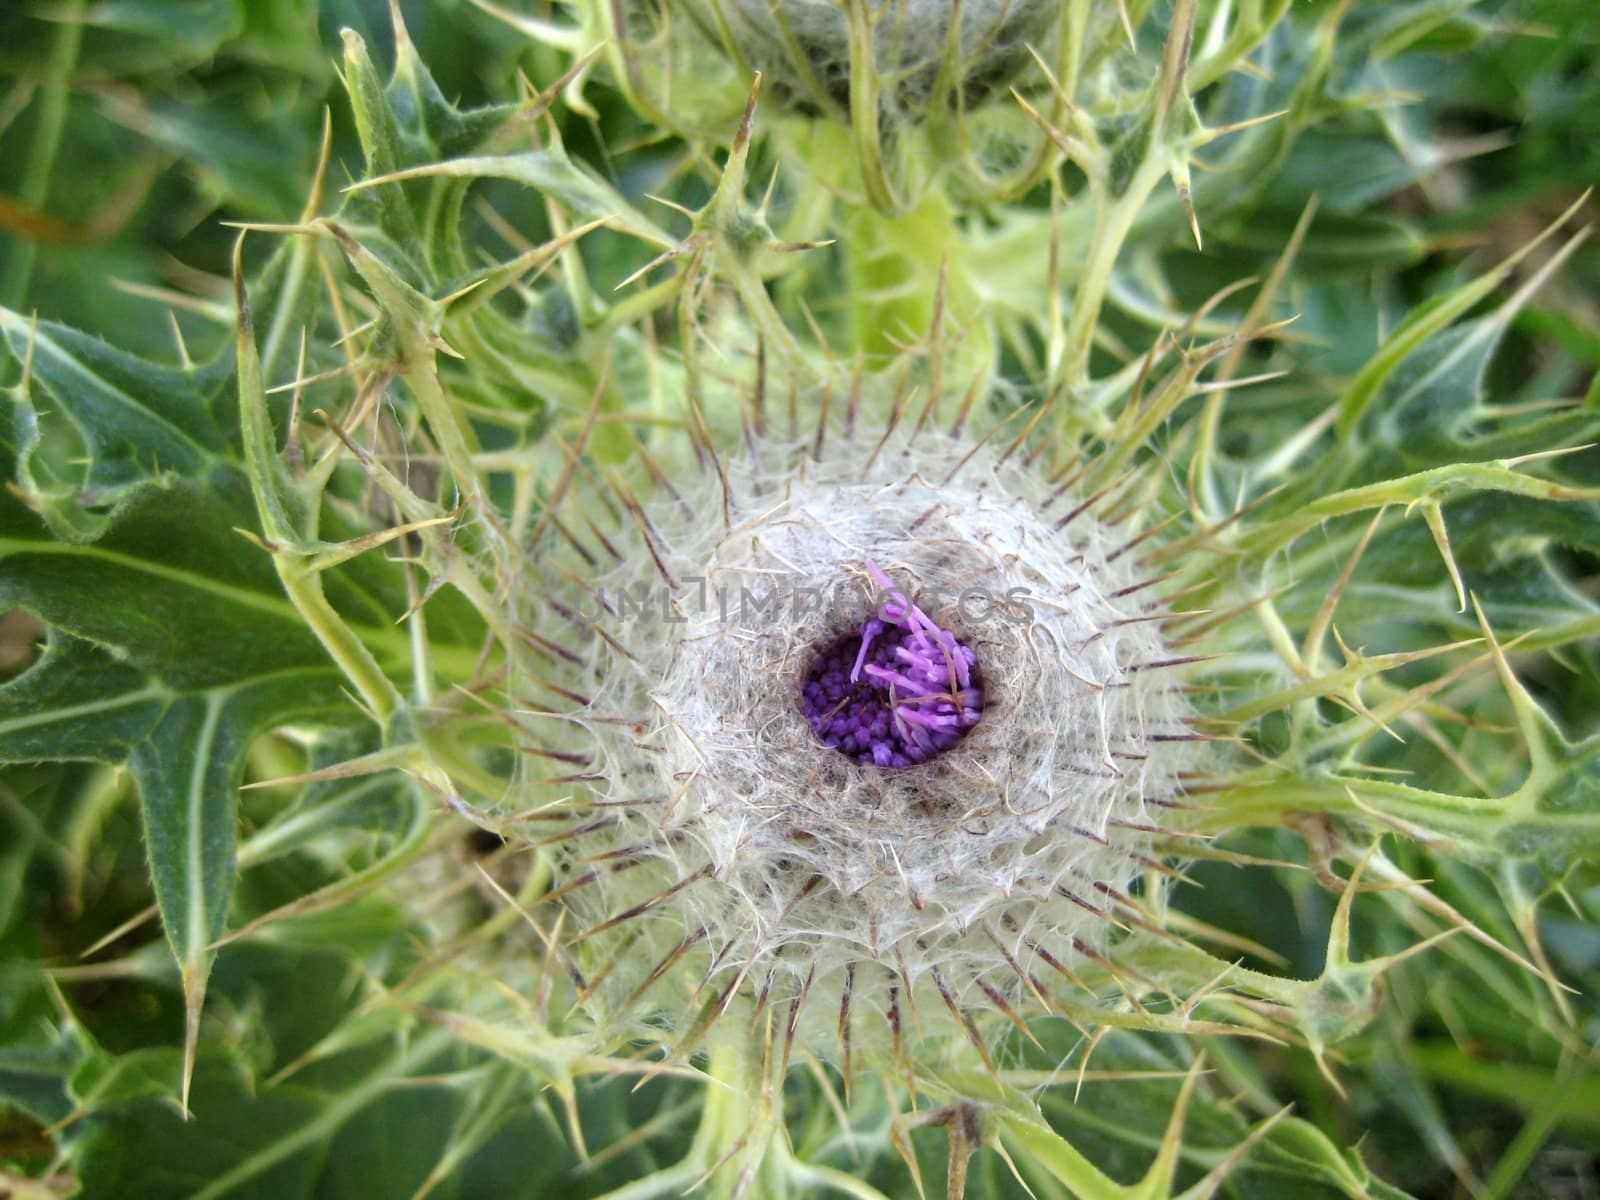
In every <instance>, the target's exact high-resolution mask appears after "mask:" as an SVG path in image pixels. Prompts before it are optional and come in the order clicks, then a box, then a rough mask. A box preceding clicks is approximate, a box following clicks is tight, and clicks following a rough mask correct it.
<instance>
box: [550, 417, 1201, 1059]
mask: <svg viewBox="0 0 1600 1200" xmlns="http://www.w3.org/2000/svg"><path fill="white" fill-rule="evenodd" d="M629 495H630V493H628V492H627V491H626V490H625V489H621V488H619V490H618V491H617V492H616V493H615V495H614V497H613V498H612V507H613V509H614V511H615V512H616V513H617V514H618V520H617V523H616V526H615V527H614V528H612V529H609V530H606V531H604V532H603V534H601V535H600V536H598V537H597V538H595V539H594V540H595V541H596V543H597V544H596V546H595V547H594V548H591V549H586V550H584V554H585V555H587V556H588V557H589V558H592V559H595V560H599V558H600V557H601V555H600V554H597V553H595V550H597V549H598V546H599V544H604V545H606V546H609V547H610V548H611V550H612V552H613V555H612V557H613V561H614V563H615V565H614V567H613V568H612V569H611V570H610V571H608V572H607V573H605V574H604V575H603V576H602V577H601V578H600V579H599V580H598V581H597V583H596V585H595V586H594V587H593V588H592V589H591V591H592V596H591V597H590V602H591V607H592V608H593V610H594V611H593V612H592V613H582V614H580V613H579V612H578V611H577V608H576V606H574V605H572V604H569V603H565V602H560V603H557V604H556V605H555V606H554V607H553V608H552V609H551V610H550V615H549V616H548V617H547V618H546V619H547V621H548V622H549V627H548V628H546V629H544V630H542V631H541V636H542V637H543V639H544V640H547V641H548V642H549V643H550V644H571V642H572V629H571V624H572V623H573V622H574V621H576V622H577V623H578V624H579V625H580V627H581V629H582V632H584V633H585V634H586V636H585V638H584V639H583V641H582V642H581V643H580V644H582V645H584V646H585V647H586V649H585V650H584V651H582V653H581V655H580V656H579V657H580V658H581V670H580V671H578V672H576V673H574V674H573V675H572V677H571V678H569V679H568V680H567V681H566V682H565V683H564V684H562V685H560V686H561V690H562V693H563V694H565V695H567V696H569V697H581V698H582V702H581V703H579V704H578V705H577V706H576V707H574V708H572V709H571V710H570V711H569V713H568V714H567V715H568V716H569V717H570V720H571V723H573V724H575V725H577V726H579V727H581V728H582V729H584V730H585V731H586V733H587V738H586V739H585V740H582V741H580V742H578V743H577V744H571V743H566V742H564V743H562V744H561V745H560V746H559V747H555V748H557V749H559V750H560V751H562V752H565V753H570V754H576V755H577V756H578V757H579V758H581V760H582V761H584V762H585V763H587V764H589V766H590V767H591V768H592V772H591V775H592V778H591V780H590V786H591V787H592V788H593V789H594V800H593V803H592V804H580V805H576V806H574V807H573V808H572V810H571V812H570V822H571V824H570V831H571V833H572V839H571V842H570V844H571V845H572V846H573V848H574V849H573V853H572V854H571V859H570V865H569V867H568V869H567V870H568V883H569V885H570V886H571V887H572V889H573V890H572V893H571V895H570V901H569V902H570V903H571V904H572V905H573V906H574V907H575V908H577V909H578V910H579V911H578V913H577V917H578V919H577V920H576V921H575V922H574V925H575V927H577V928H579V929H589V930H595V929H604V930H608V931H609V930H615V936H613V937H611V938H610V939H609V940H606V941H605V949H604V951H601V952H597V954H596V956H595V961H594V962H593V963H592V964H591V965H593V966H594V967H595V968H596V969H598V970H602V971H604V972H605V974H606V977H607V980H608V987H609V988H610V989H613V990H612V991H611V992H610V994H612V995H613V999H614V1000H616V999H623V998H625V999H626V1000H627V1001H628V1002H630V1003H632V1002H637V1001H642V1000H643V997H644V993H645V992H647V991H650V990H651V989H653V988H655V987H656V986H657V983H658V979H659V972H658V970H657V968H658V966H659V964H660V963H662V962H664V961H668V960H672V961H676V959H677V956H679V955H681V954H683V953H687V952H689V951H688V950H685V947H689V948H690V950H692V951H693V952H694V953H695V954H697V955H698V956H700V958H701V959H702V960H703V966H702V970H701V972H699V973H695V972H688V973H687V976H689V977H691V978H692V979H699V980H700V981H701V983H700V986H701V987H702V988H709V989H711V991H712V992H713V994H724V995H725V997H726V999H727V1002H728V1003H731V1002H732V998H733V997H732V995H731V993H730V992H729V991H728V989H732V990H733V991H742V992H743V993H745V994H746V996H747V997H757V996H759V997H763V998H773V999H781V998H787V999H794V998H796V997H800V996H803V995H805V994H807V993H811V994H814V995H816V996H823V995H828V996H831V997H832V1003H833V1004H844V1005H846V1006H848V1005H850V1004H853V1005H854V1006H855V1009H856V1011H857V1012H858V1013H865V1012H869V1011H871V1010H874V1009H876V1010H877V1012H878V1014H879V1018H880V1019H879V1020H877V1021H876V1022H875V1023H871V1022H869V1018H867V1017H865V1016H863V1017H861V1019H860V1022H859V1023H858V1029H857V1033H856V1037H857V1042H858V1044H860V1042H861V1041H862V1039H864V1038H867V1037H869V1036H870V1035H868V1034H867V1033H866V1032H864V1031H865V1030H866V1029H868V1028H869V1027H870V1028H876V1029H879V1030H881V1031H883V1032H884V1033H885V1035H887V1034H888V1032H889V1029H890V1026H889V1024H888V1023H886V1022H885V1021H884V1020H882V1019H881V1018H882V1017H883V1016H887V1015H889V1013H890V1009H891V1008H892V1006H893V1004H894V1001H893V1000H892V999H891V997H890V991H891V989H895V990H896V991H898V992H901V993H903V994H907V995H909V998H910V1000H911V1001H912V1002H913V1003H922V1002H930V1003H923V1008H924V1009H926V1010H928V1011H935V1012H936V1011H939V1010H940V1009H941V1007H942V1006H943V1005H944V1004H946V1003H950V1004H953V1005H956V1006H959V1005H960V1004H961V1003H962V1001H963V999H965V998H966V997H967V995H968V993H972V994H973V995H980V993H981V994H987V995H989V996H995V997H1000V998H1002V1003H1003V1004H1005V1005H1009V1004H1012V1003H1027V1002H1028V1001H1027V1000H1026V998H1027V996H1028V995H1029V994H1030V989H1031V985H1030V983H1029V976H1030V975H1032V974H1033V973H1035V972H1037V971H1040V970H1047V969H1049V968H1048V967H1047V966H1046V965H1045V964H1047V963H1051V962H1053V963H1055V964H1057V965H1059V966H1064V967H1067V968H1068V969H1070V965H1071V964H1072V963H1073V962H1074V961H1075V960H1081V959H1082V958H1083V957H1084V956H1085V955H1086V954H1091V953H1094V949H1093V948H1094V947H1095V946H1097V945H1103V944H1104V943H1105V942H1106V941H1107V940H1108V939H1109V938H1110V936H1111V935H1112V933H1113V931H1114V923H1113V918H1112V917H1111V915H1110V909H1111V908H1113V907H1115V906H1116V905H1117V904H1118V903H1119V898H1125V895H1126V890H1127V889H1128V888H1129V886H1130V884H1131V881H1132V879H1133V877H1134V876H1135V874H1136V873H1137V872H1139V871H1140V870H1142V869H1143V864H1144V863H1147V862H1149V861H1150V859H1149V856H1148V849H1149V843H1150V840H1151V831H1152V829H1153V824H1152V816H1151V814H1152V812H1153V811H1154V810H1156V809H1158V808H1160V807H1162V806H1166V805H1169V804H1171V803H1172V802H1173V801H1174V800H1175V799H1176V798H1177V797H1178V795H1179V792H1180V782H1179V774H1180V772H1181V771H1182V770H1183V768H1184V766H1185V764H1186V763H1187V762H1188V761H1189V749H1190V745H1189V742H1188V740H1187V739H1188V723H1187V721H1188V717H1189V705H1188V703H1187V698H1186V696H1185V694H1184V692H1183V691H1182V690H1181V688H1180V686H1179V684H1178V681H1177V680H1176V679H1175V677H1174V676H1175V672H1174V671H1173V670H1168V669H1164V668H1166V667H1169V666H1172V665H1173V663H1174V661H1175V659H1176V657H1177V656H1175V655H1174V654H1173V652H1172V651H1171V649H1170V647H1169V646H1168V645H1167V644H1166V641H1165V638H1164V636H1163V634H1162V618H1163V617H1164V616H1165V613H1164V611H1163V610H1162V609H1161V608H1160V606H1159V601H1156V600H1153V599H1151V598H1150V592H1149V590H1148V589H1147V588H1146V587H1145V585H1146V584H1147V583H1148V582H1149V580H1148V577H1147V574H1144V573H1141V566H1140V555H1139V553H1137V552H1136V551H1135V550H1133V549H1130V544H1131V540H1132V537H1133V534H1132V533H1131V532H1130V531H1129V530H1128V529H1126V528H1123V527H1121V526H1119V525H1114V524H1112V523H1110V522H1108V521H1106V520H1105V519H1103V518H1102V517H1099V516H1095V515H1091V514H1090V513H1089V512H1088V511H1086V509H1087V507H1088V506H1086V505H1085V503H1084V501H1085V498H1084V497H1082V496H1081V495H1079V494H1078V493H1077V492H1076V490H1075V489H1074V488H1073V487H1072V485H1071V472H1070V469H1063V470H1061V471H1059V472H1057V474H1056V477H1055V478H1054V479H1050V478H1047V477H1046V476H1045V474H1044V473H1043V472H1042V471H1041V470H1040V469H1039V467H1038V466H1037V465H1024V464H1022V463H1020V462H1017V461H1014V460H1013V459H1011V458H1008V456H1007V455H1006V454H1005V453H1004V452H1003V450H1001V449H999V448H997V447H995V446H993V445H991V444H989V443H986V442H983V441H978V440H976V439H974V438H972V437H970V436H967V435H964V434H960V433H957V434H954V435H951V434H947V433H944V432H923V433H920V434H909V433H905V432H901V431H895V430H889V431H883V430H873V431H862V430H859V429H857V430H855V431H853V432H852V431H843V430H841V429H839V428H829V427H828V425H827V423H826V418H825V417H824V418H823V423H822V424H821V425H819V427H818V431H817V434H816V435H815V436H813V437H809V438H805V439H799V440H790V439H783V438H766V437H760V438H758V439H756V440H755V441H753V442H752V443H751V449H750V453H749V454H747V455H743V456H735V457H734V458H732V459H730V460H729V461H728V462H726V463H719V464H718V465H716V466H715V467H713V466H711V465H709V464H708V465H707V466H706V467H705V470H704V473H703V474H701V475H699V476H698V477H695V478H692V479H691V480H690V481H689V482H688V483H682V482H679V483H675V484H674V485H673V486H672V488H671V489H670V492H668V493H665V494H661V495H660V496H659V498H658V499H657V500H655V501H653V502H650V503H647V504H643V505H640V506H639V507H637V508H634V507H633V506H632V504H631V503H630V502H629V500H628V499H627V498H626V497H628V496H629ZM574 503H575V504H576V505H577V506H578V507H581V508H582V509H584V510H586V511H600V510H601V509H603V507H604V498H603V496H601V495H595V496H586V497H585V496H578V495H576V494H575V497H574ZM709 514H719V516H718V517H712V518H711V519H708V515H709ZM564 524H567V525H568V526H569V528H570V525H571V524H572V523H571V522H564ZM576 545H577V542H576V541H574V543H573V546H569V547H568V552H569V553H571V551H572V549H573V547H574V546H576ZM563 614H565V615H563ZM562 626H565V628H562ZM596 812H599V813H600V814H602V816H600V817H599V818H597V817H596V816H595V814H596ZM541 816H543V817H548V816H549V813H548V812H542V813H541ZM597 860H599V861H602V862H607V863H610V864H615V863H617V862H618V861H619V860H620V861H621V862H623V863H625V864H626V867H627V869H626V870H617V869H610V870H604V871H600V872H595V871H594V870H593V867H594V864H595V862H596V861H597ZM646 950H648V953H647V952H645V951H646ZM607 956H610V957H607ZM847 981H848V982H847ZM847 989H848V991H849V998H848V999H846V992H847ZM662 991H663V992H665V991H666V989H662ZM924 992H926V995H923V994H922V993H924ZM656 999H658V1000H660V999H664V997H657V998H656ZM980 999H981V995H980ZM680 1002H681V997H680ZM987 1007H988V1008H989V1009H990V1010H991V1011H995V1008H994V1004H993V1003H992V1002H991V1003H988V1005H987ZM644 1010H645V1011H647V1012H648V1011H655V1010H656V1006H655V1005H652V1004H649V1003H646V1004H645V1005H644ZM823 1049H824V1050H826V1047H823Z"/></svg>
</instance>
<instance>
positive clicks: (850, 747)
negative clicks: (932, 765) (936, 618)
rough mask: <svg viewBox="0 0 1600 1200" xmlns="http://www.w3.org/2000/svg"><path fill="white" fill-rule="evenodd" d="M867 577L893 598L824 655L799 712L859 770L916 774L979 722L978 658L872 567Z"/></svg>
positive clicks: (809, 672)
mask: <svg viewBox="0 0 1600 1200" xmlns="http://www.w3.org/2000/svg"><path fill="white" fill-rule="evenodd" d="M867 571H868V572H869V573H870V574H871V575H872V577H873V579H874V581H875V582H876V583H877V584H878V586H879V587H881V588H883V589H884V591H885V592H887V593H888V598H887V599H886V600H885V601H884V602H883V603H882V604H881V605H880V606H879V607H878V610H877V612H876V613H875V614H874V615H872V616H870V617H868V618H867V619H866V621H865V622H863V624H862V626H861V629H860V630H859V631H854V632H847V633H843V634H841V635H839V636H838V637H837V638H835V639H834V640H833V641H831V642H829V643H827V644H826V645H824V646H823V647H822V648H821V650H820V651H818V653H817V654H816V656H815V657H814V658H813V659H812V661H811V665H810V666H809V667H808V668H807V669H806V673H805V679H804V681H803V682H802V684H801V687H800V711H801V712H802V713H804V714H805V718H806V720H807V721H809V722H810V723H811V728H812V729H814V730H815V731H816V734H817V737H818V738H819V739H820V740H821V742H822V744H823V745H825V746H828V747H831V748H832V749H834V750H837V751H839V752H840V753H841V754H844V755H846V756H848V757H849V758H852V759H854V760H855V761H856V762H859V763H868V764H871V765H873V766H877V767H880V768H887V769H897V768H902V767H914V766H916V765H917V764H919V763H924V762H927V761H928V760H929V759H931V758H935V757H937V756H938V755H940V754H943V753H944V752H945V751H946V750H948V749H950V748H951V747H952V746H954V745H955V744H956V743H957V742H959V741H960V740H961V739H962V738H963V737H964V736H965V735H966V733H967V731H968V730H970V729H971V728H972V727H973V726H974V725H976V724H977V723H978V721H979V720H980V719H981V718H982V716H983V687H982V683H981V681H980V679H979V676H978V656H977V654H976V652H974V651H973V649H972V648H971V647H970V646H968V645H967V644H966V643H965V642H963V641H962V640H961V639H960V638H958V637H956V635H955V634H953V633H951V632H950V631H949V630H946V629H941V628H940V627H939V626H938V625H937V624H935V623H934V622H933V621H932V620H931V619H929V617H928V615H927V614H926V613H924V612H923V611H922V610H921V609H920V608H918V607H917V606H916V605H915V604H912V603H911V602H910V601H909V600H907V599H906V595H905V593H904V592H902V591H900V590H898V589H897V588H895V586H894V584H893V582H892V581H891V580H890V579H889V577H888V576H887V575H885V574H884V573H883V572H882V571H880V570H879V569H878V567H877V565H876V564H875V563H873V562H871V561H870V560H869V561H868V563H867Z"/></svg>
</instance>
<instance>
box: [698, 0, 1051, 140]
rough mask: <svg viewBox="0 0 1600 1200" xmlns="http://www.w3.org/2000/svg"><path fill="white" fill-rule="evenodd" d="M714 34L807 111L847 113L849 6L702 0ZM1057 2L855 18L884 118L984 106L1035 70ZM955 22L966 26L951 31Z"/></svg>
mask: <svg viewBox="0 0 1600 1200" xmlns="http://www.w3.org/2000/svg"><path fill="white" fill-rule="evenodd" d="M695 7H696V9H697V10H698V11H700V13H701V14H702V19H703V20H704V21H705V22H706V23H707V24H708V26H710V27H711V28H715V29H718V30H721V31H723V32H724V35H725V36H729V35H731V38H732V40H733V44H734V47H735V49H736V50H737V52H738V54H739V56H740V57H741V58H742V59H743V60H744V62H745V63H746V64H747V65H748V66H749V67H751V68H752V69H754V70H758V71H760V72H761V73H762V74H763V76H764V77H765V78H767V79H768V80H770V81H771V83H772V86H773V88H774V90H775V91H776V92H777V94H778V95H780V96H782V97H783V98H785V99H786V100H787V101H788V102H789V103H791V104H792V105H793V106H794V107H796V108H799V109H801V110H803V111H809V112H820V111H826V110H827V109H828V108H829V107H830V106H832V107H835V108H837V109H839V110H847V109H848V108H849V107H850V105H851V101H852V95H851V79H850V76H851V69H852V58H853V55H852V50H851V43H852V39H851V21H852V19H853V18H852V14H851V12H850V8H849V6H848V5H847V4H844V3H841V2H840V0H697V3H696V6H695ZM1060 7H1061V6H1060V5H1059V4H1057V3H1050V2H1048V0H966V2H965V3H962V4H960V5H957V4H954V3H952V0H879V2H878V3H875V4H866V5H863V6H862V11H861V13H860V14H859V16H858V17H857V18H855V19H859V20H860V21H861V22H862V23H863V27H864V28H866V29H867V30H868V32H867V34H866V37H867V38H868V39H870V46H871V54H872V61H871V63H870V64H865V63H862V64H858V66H857V69H861V68H862V67H864V66H867V65H870V67H871V68H872V70H873V71H874V74H875V78H876V80H877V81H878V82H877V93H878V99H879V105H880V110H881V116H882V117H883V119H884V121H885V123H886V124H888V125H891V126H892V125H894V124H896V123H899V122H900V121H903V120H906V119H910V118H912V117H914V116H916V115H917V114H919V113H921V112H922V111H924V110H925V109H926V108H927V107H928V106H929V104H930V103H932V102H934V101H935V100H938V101H940V102H946V103H949V102H953V101H955V100H956V99H957V98H959V99H960V101H961V102H962V103H965V104H975V103H978V102H980V101H982V100H984V99H985V98H987V97H988V96H989V95H990V94H991V93H993V92H994V91H996V90H997V89H999V88H1001V87H1002V86H1003V85H1004V84H1005V83H1006V82H1007V81H1008V80H1009V79H1010V78H1011V77H1012V76H1013V75H1014V74H1015V73H1016V71H1017V70H1018V68H1019V67H1020V66H1021V65H1022V64H1023V62H1024V61H1026V59H1027V57H1028V49H1027V47H1028V44H1029V43H1030V42H1037V41H1038V40H1039V39H1040V38H1041V37H1043V36H1044V35H1045V34H1046V33H1047V32H1048V31H1049V29H1050V28H1051V26H1052V25H1053V24H1054V23H1055V21H1056V19H1057V17H1058V15H1059V12H1060ZM952 21H959V27H958V28H952Z"/></svg>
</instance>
